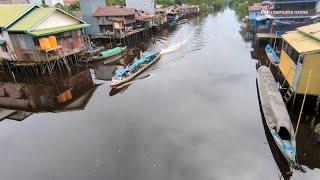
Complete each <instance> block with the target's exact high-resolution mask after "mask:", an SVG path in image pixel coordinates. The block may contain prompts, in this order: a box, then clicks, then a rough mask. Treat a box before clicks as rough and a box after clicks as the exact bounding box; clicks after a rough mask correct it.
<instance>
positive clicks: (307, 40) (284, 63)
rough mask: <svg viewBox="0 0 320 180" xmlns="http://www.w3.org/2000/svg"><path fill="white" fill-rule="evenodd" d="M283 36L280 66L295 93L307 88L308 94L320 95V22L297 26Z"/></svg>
mask: <svg viewBox="0 0 320 180" xmlns="http://www.w3.org/2000/svg"><path fill="white" fill-rule="evenodd" d="M282 37H283V45H282V51H281V57H280V64H279V68H280V71H281V72H282V75H283V77H285V79H286V80H287V82H288V83H289V85H290V87H291V88H292V89H293V90H294V91H295V93H297V94H304V93H305V91H306V90H307V95H314V96H320V71H319V69H320V23H316V24H312V25H308V26H303V27H300V28H297V30H296V31H291V32H288V33H286V34H284V35H283V36H282ZM310 72H311V77H310V79H309V73H310ZM308 80H310V83H309V87H308V89H307V86H308V85H307V84H308Z"/></svg>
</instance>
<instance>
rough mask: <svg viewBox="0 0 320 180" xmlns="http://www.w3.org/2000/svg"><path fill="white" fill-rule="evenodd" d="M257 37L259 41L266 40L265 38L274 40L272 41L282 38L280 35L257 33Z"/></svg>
mask: <svg viewBox="0 0 320 180" xmlns="http://www.w3.org/2000/svg"><path fill="white" fill-rule="evenodd" d="M256 37H257V38H258V39H264V38H268V39H269V38H272V39H275V38H281V37H280V36H279V35H277V34H273V33H256Z"/></svg>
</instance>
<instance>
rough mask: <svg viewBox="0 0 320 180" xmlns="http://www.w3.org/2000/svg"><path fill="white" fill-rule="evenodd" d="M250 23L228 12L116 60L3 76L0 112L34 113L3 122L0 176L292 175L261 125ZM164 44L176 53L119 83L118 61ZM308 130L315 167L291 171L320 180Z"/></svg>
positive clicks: (303, 153)
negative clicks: (243, 31) (245, 28)
mask: <svg viewBox="0 0 320 180" xmlns="http://www.w3.org/2000/svg"><path fill="white" fill-rule="evenodd" d="M240 28H241V25H240V24H239V22H238V20H237V16H236V15H235V12H234V11H233V10H230V9H225V10H224V9H223V11H221V12H215V13H213V14H208V15H203V17H199V18H195V19H192V20H191V21H190V22H189V23H188V24H184V25H181V26H178V27H177V29H165V30H163V31H162V32H161V33H159V34H155V35H153V36H152V37H151V38H148V39H145V40H141V41H139V42H138V43H136V44H129V45H128V48H129V56H128V57H127V58H124V59H121V60H119V62H117V63H116V64H104V62H98V63H93V64H81V65H77V66H75V67H74V68H73V71H72V73H71V74H68V73H66V72H59V73H57V74H55V75H53V76H50V77H42V78H39V77H37V78H33V77H26V76H24V77H19V76H17V77H16V81H15V80H14V79H12V78H10V77H5V76H1V80H0V81H1V85H0V108H2V109H0V115H3V116H6V117H5V118H10V119H23V118H27V117H28V119H27V120H25V121H23V122H21V123H20V122H19V123H15V122H13V121H2V122H1V123H0V144H1V146H2V147H1V148H0V154H1V163H0V178H1V179H6V180H18V179H24V180H38V179H39V180H42V179H68V180H69V179H70V180H87V179H93V180H100V179H101V180H102V179H115V180H127V179H133V180H150V179H152V180H164V179H165V180H180V179H181V180H182V179H183V180H189V179H190V180H195V179H201V180H212V179H215V180H216V179H217V180H218V179H237V180H238V179H245V180H257V179H259V180H260V179H261V180H269V179H280V177H281V175H280V174H283V175H282V176H283V177H285V179H287V178H288V177H289V176H288V175H289V174H288V169H287V166H286V164H285V161H283V159H281V156H279V152H278V151H277V148H276V146H275V144H272V141H270V137H269V135H268V131H265V130H264V128H263V127H264V126H263V124H262V123H261V115H260V111H259V103H258V98H257V96H256V84H255V79H256V72H255V68H254V67H255V62H254V61H249V59H250V53H249V52H250V48H249V47H248V46H247V45H248V44H247V43H246V42H244V41H243V39H242V37H241V35H240V34H239V29H240ZM174 42H176V43H177V44H174ZM168 47H169V48H168ZM172 47H173V48H172ZM176 47H179V48H176ZM165 49H167V50H168V49H174V50H175V51H172V52H170V53H167V54H163V56H162V57H161V59H160V61H159V62H158V63H157V64H156V65H155V66H153V67H152V68H150V69H149V70H148V71H146V72H144V73H143V74H141V75H140V76H139V77H138V78H136V79H135V80H134V81H133V82H130V83H128V84H125V85H123V86H122V87H119V88H118V89H111V88H110V86H109V85H108V83H107V81H109V80H110V79H112V76H113V75H114V71H115V69H116V67H117V66H119V65H123V66H124V65H127V64H129V63H130V62H132V61H133V60H134V58H136V57H138V56H139V55H140V54H141V53H142V52H145V51H151V52H157V51H160V50H165ZM99 84H102V85H101V86H100V87H99V88H98V86H99ZM110 96H112V97H110ZM82 109H85V111H79V110H82ZM38 112H59V113H38ZM32 113H33V114H32ZM31 114H32V116H30V115H31ZM262 122H264V121H262ZM307 126H308V125H303V126H302V129H301V131H300V132H301V133H300V135H299V136H298V137H297V141H298V144H297V146H298V159H299V162H300V163H301V164H303V165H305V166H306V173H302V172H296V171H295V172H294V173H293V175H292V178H293V179H301V180H302V179H311V180H318V179H319V169H318V168H319V162H320V160H319V153H318V152H319V150H318V147H319V144H313V142H310V141H309V140H310V136H311V134H310V132H309V131H308V130H307V128H306V127H307ZM266 137H267V139H266ZM266 140H268V143H267V141H266ZM269 147H270V148H269ZM270 149H271V150H272V151H271V152H272V153H270ZM275 161H276V162H277V164H278V166H277V165H276V163H275ZM278 167H279V168H278ZM309 168H310V169H309ZM278 169H280V170H281V172H282V173H279V170H278Z"/></svg>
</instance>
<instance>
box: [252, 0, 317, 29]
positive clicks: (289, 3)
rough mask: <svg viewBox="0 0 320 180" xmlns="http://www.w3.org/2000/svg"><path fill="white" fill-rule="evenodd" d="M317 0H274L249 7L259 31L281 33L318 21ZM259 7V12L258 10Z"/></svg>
mask: <svg viewBox="0 0 320 180" xmlns="http://www.w3.org/2000/svg"><path fill="white" fill-rule="evenodd" d="M317 2H319V0H274V1H272V2H263V3H257V4H255V5H254V6H250V7H249V15H250V19H251V21H252V23H253V24H254V28H255V30H256V31H257V32H260V33H274V34H278V35H282V34H283V33H285V32H286V31H291V30H295V29H296V28H297V27H300V26H305V25H309V24H312V23H315V22H319V18H320V16H319V13H318V12H317V10H316V4H317ZM259 7H260V8H261V10H262V11H261V13H260V12H258V10H259Z"/></svg>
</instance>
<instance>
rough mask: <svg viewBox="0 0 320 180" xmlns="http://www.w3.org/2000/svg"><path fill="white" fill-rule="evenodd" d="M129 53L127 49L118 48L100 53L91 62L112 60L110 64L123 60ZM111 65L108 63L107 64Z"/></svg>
mask: <svg viewBox="0 0 320 180" xmlns="http://www.w3.org/2000/svg"><path fill="white" fill-rule="evenodd" d="M126 51H127V48H126V47H116V48H113V49H110V50H107V51H102V52H100V53H99V54H98V55H97V56H94V57H92V58H91V61H101V60H110V62H112V61H114V60H117V59H119V58H122V57H123V56H124V55H125V53H126ZM106 63H109V61H108V62H105V64H106Z"/></svg>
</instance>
